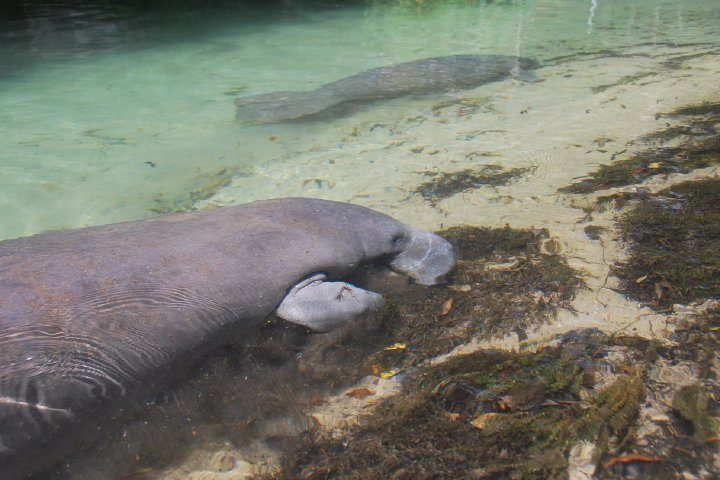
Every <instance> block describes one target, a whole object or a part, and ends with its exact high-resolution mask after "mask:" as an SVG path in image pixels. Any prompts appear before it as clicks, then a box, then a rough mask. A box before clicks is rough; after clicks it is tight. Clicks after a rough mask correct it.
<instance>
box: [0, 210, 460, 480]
mask: <svg viewBox="0 0 720 480" xmlns="http://www.w3.org/2000/svg"><path fill="white" fill-rule="evenodd" d="M374 262H379V263H384V264H387V265H389V266H390V267H391V268H392V269H394V270H396V271H398V272H401V273H404V274H407V275H408V276H410V277H412V278H413V279H415V281H416V282H418V283H421V284H425V285H432V284H435V283H438V282H440V281H441V279H442V277H443V276H444V275H445V274H447V273H448V272H449V271H450V269H451V268H452V267H453V264H454V258H453V253H452V248H451V246H450V245H449V244H448V242H446V241H445V240H443V239H442V238H440V237H438V236H437V235H435V234H432V233H428V232H424V231H421V230H418V229H416V228H413V227H410V226H407V225H404V224H402V223H400V222H398V221H396V220H394V219H392V218H391V217H389V216H387V215H384V214H381V213H379V212H376V211H373V210H370V209H367V208H364V207H360V206H356V205H351V204H347V203H340V202H332V201H325V200H317V199H307V198H289V199H276V200H267V201H258V202H253V203H249V204H245V205H239V206H234V207H226V208H222V209H218V210H212V211H204V212H192V213H181V214H174V215H168V216H164V217H157V218H152V219H148V220H142V221H136V222H129V223H121V224H114V225H105V226H99V227H91V228H83V229H79V230H70V231H58V232H51V233H44V234H40V235H35V236H32V237H26V238H19V239H13V240H6V241H2V242H0V478H3V479H11V478H15V477H20V476H21V475H26V474H27V473H32V471H39V470H41V469H45V468H48V467H49V466H50V465H51V463H52V462H54V461H57V460H58V459H59V458H61V457H62V455H65V454H67V453H70V452H72V451H74V450H77V449H78V448H79V446H80V444H81V443H82V442H83V441H87V439H89V438H92V435H93V434H97V430H98V428H100V427H99V425H101V424H102V423H103V422H106V421H107V422H112V421H113V418H115V416H116V415H120V413H122V412H127V411H131V410H132V409H133V408H134V407H136V406H138V405H141V404H143V403H145V402H147V401H148V399H152V398H154V396H156V395H158V394H159V393H161V392H163V391H164V390H165V389H166V388H167V387H168V385H170V384H171V383H172V382H174V381H176V380H177V379H178V377H179V376H180V375H182V373H183V369H185V367H187V366H189V365H190V364H192V363H193V362H195V361H196V360H198V359H199V358H200V357H201V356H203V355H205V354H207V353H208V352H209V351H210V350H212V349H214V348H216V347H218V346H222V345H227V344H229V343H232V342H234V341H237V340H238V339H241V338H242V334H243V332H244V331H247V330H248V329H249V328H250V327H252V326H254V325H256V324H258V323H260V322H262V321H263V320H264V319H266V318H268V317H270V316H272V315H273V314H275V313H276V314H277V315H278V316H279V317H281V318H284V319H286V320H289V321H291V322H296V323H299V324H301V325H304V326H306V327H308V328H310V329H312V330H316V331H321V332H325V331H330V330H333V329H335V328H338V327H341V326H343V325H347V324H349V323H353V322H358V321H361V320H362V319H363V318H365V317H366V316H368V315H370V314H372V313H373V312H376V311H377V310H378V309H379V308H380V307H381V306H382V304H383V299H382V296H380V295H378V294H376V293H373V292H368V291H365V290H362V289H360V288H358V287H356V286H354V285H351V284H348V283H345V282H343V281H342V279H343V278H347V277H348V276H349V275H351V274H352V273H353V272H355V271H356V269H358V267H360V266H361V265H367V264H373V263H374ZM29 459H31V460H29Z"/></svg>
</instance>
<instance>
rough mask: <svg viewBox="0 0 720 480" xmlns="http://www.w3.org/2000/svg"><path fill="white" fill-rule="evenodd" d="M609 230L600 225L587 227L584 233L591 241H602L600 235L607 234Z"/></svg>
mask: <svg viewBox="0 0 720 480" xmlns="http://www.w3.org/2000/svg"><path fill="white" fill-rule="evenodd" d="M607 231H608V229H607V228H605V227H601V226H599V225H587V226H585V228H584V229H583V232H585V235H586V236H587V237H588V238H589V239H590V240H600V235H602V234H603V233H605V232H607Z"/></svg>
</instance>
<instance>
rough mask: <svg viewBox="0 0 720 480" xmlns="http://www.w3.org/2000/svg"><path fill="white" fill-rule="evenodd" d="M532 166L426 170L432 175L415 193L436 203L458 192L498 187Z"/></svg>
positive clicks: (426, 173)
mask: <svg viewBox="0 0 720 480" xmlns="http://www.w3.org/2000/svg"><path fill="white" fill-rule="evenodd" d="M531 170H532V168H511V169H506V168H503V167H502V166H500V165H480V166H478V167H475V168H468V169H465V170H460V171H458V172H443V173H435V172H424V175H426V176H429V177H432V179H431V180H428V181H427V182H424V183H423V184H421V185H420V186H419V187H417V188H416V189H415V190H413V193H418V194H420V195H421V196H422V197H423V198H424V199H425V200H427V201H429V202H430V203H431V204H433V205H436V204H437V203H438V202H440V201H441V200H444V199H445V198H448V197H451V196H453V195H455V194H457V193H462V192H468V191H470V190H474V189H476V188H480V187H483V186H490V187H498V186H503V185H508V184H509V183H510V182H512V181H513V180H516V179H518V178H520V177H522V176H523V175H525V174H527V173H528V172H530V171H531Z"/></svg>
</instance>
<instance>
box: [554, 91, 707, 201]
mask: <svg viewBox="0 0 720 480" xmlns="http://www.w3.org/2000/svg"><path fill="white" fill-rule="evenodd" d="M719 110H720V106H719V105H718V104H714V103H713V104H702V105H696V106H690V107H685V108H681V109H678V110H675V111H673V112H671V113H668V114H664V115H662V116H664V117H689V118H685V121H686V122H687V124H684V125H679V126H668V127H667V128H665V129H662V130H659V131H657V132H654V133H652V134H649V135H646V136H644V137H643V138H642V139H641V140H642V141H644V142H653V143H655V142H661V143H669V142H672V141H676V140H682V141H683V144H682V145H679V146H672V147H661V148H649V149H646V150H644V151H641V152H639V153H637V154H634V155H632V156H631V157H630V158H627V159H625V160H620V161H616V162H613V163H610V164H607V165H601V166H600V168H599V169H598V170H597V171H595V172H593V173H592V174H591V175H590V177H589V178H587V179H584V180H581V181H579V182H576V183H573V184H570V185H568V186H565V187H562V188H560V189H559V191H560V192H563V193H574V194H578V193H580V194H581V193H591V192H595V191H598V190H607V189H609V188H614V187H621V186H625V185H632V184H635V183H639V182H642V181H644V180H647V179H648V178H650V177H653V176H656V175H664V174H670V173H688V172H691V171H692V170H696V169H698V168H704V167H709V166H712V165H717V164H720V133H718V132H719V129H720V113H718V111H719ZM689 138H692V140H688V139H689Z"/></svg>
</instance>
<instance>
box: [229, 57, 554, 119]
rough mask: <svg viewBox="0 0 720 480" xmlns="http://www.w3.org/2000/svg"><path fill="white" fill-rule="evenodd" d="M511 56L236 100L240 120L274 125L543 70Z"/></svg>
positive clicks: (439, 62) (418, 65)
mask: <svg viewBox="0 0 720 480" xmlns="http://www.w3.org/2000/svg"><path fill="white" fill-rule="evenodd" d="M539 67H540V64H539V63H538V62H536V61H535V60H533V59H530V58H523V57H514V56H507V55H454V56H449V57H437V58H428V59H424V60H416V61H414V62H408V63H400V64H397V65H388V66H385V67H379V68H373V69H371V70H367V71H365V72H362V73H359V74H357V75H353V76H351V77H346V78H343V79H341V80H337V81H335V82H332V83H328V84H325V85H322V86H321V87H319V88H317V89H315V90H312V91H307V92H273V93H265V94H262V95H254V96H249V97H239V98H236V99H235V107H236V112H235V118H236V119H237V120H240V121H243V122H258V123H271V122H280V121H285V120H293V119H298V118H302V117H305V116H309V115H315V114H318V113H321V112H323V111H325V110H328V109H329V108H331V107H335V106H338V105H342V104H345V103H363V102H370V101H374V100H378V99H383V98H395V97H402V96H405V95H422V94H428V93H436V92H446V91H452V90H465V89H469V88H474V87H477V86H479V85H483V84H485V83H489V82H494V81H497V80H502V79H503V78H505V77H507V76H509V75H513V76H516V77H517V76H521V75H523V73H524V72H527V71H528V70H533V69H536V68H539Z"/></svg>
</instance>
